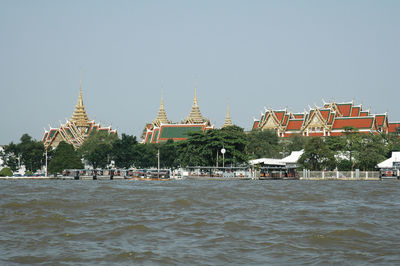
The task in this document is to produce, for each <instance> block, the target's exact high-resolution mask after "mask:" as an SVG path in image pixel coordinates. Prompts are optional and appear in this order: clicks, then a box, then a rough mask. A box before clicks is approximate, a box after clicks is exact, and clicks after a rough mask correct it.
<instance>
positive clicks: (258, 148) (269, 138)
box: [246, 130, 282, 159]
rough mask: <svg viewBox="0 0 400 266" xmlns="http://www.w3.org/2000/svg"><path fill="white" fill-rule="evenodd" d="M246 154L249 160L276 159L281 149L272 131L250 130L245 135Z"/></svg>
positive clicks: (276, 136)
mask: <svg viewBox="0 0 400 266" xmlns="http://www.w3.org/2000/svg"><path fill="white" fill-rule="evenodd" d="M247 143H248V144H247V147H246V150H247V154H248V155H249V157H250V158H252V159H256V158H262V157H268V158H278V157H280V155H279V152H280V150H281V149H282V148H281V147H280V145H279V137H278V135H277V134H276V132H275V131H274V130H264V131H262V130H252V131H250V132H249V133H248V134H247Z"/></svg>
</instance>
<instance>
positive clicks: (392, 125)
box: [389, 122, 400, 133]
mask: <svg viewBox="0 0 400 266" xmlns="http://www.w3.org/2000/svg"><path fill="white" fill-rule="evenodd" d="M397 128H400V122H396V123H389V132H390V133H396V132H397Z"/></svg>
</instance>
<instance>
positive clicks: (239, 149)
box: [217, 126, 249, 165]
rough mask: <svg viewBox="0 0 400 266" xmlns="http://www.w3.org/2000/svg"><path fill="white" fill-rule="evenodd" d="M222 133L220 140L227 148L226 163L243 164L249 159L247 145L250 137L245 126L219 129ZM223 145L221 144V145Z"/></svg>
mask: <svg viewBox="0 0 400 266" xmlns="http://www.w3.org/2000/svg"><path fill="white" fill-rule="evenodd" d="M217 132H218V133H219V134H220V141H219V142H221V141H222V146H223V147H224V148H225V150H226V153H225V163H226V164H233V165H236V164H241V163H244V162H247V161H248V159H249V158H248V156H247V154H246V147H247V145H248V139H247V136H246V134H245V133H244V130H243V128H241V127H238V126H229V127H224V128H221V129H220V130H218V131H217ZM220 147H221V146H220Z"/></svg>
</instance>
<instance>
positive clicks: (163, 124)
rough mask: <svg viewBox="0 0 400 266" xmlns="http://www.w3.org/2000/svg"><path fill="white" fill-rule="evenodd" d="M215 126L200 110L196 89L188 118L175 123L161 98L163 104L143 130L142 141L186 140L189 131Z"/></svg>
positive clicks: (200, 130)
mask: <svg viewBox="0 0 400 266" xmlns="http://www.w3.org/2000/svg"><path fill="white" fill-rule="evenodd" d="M229 120H230V118H229ZM213 128H214V125H211V123H210V120H209V119H208V118H205V117H203V115H202V114H201V112H200V107H199V105H198V102H197V95H196V90H195V93H194V101H193V105H192V109H191V110H190V113H189V115H188V116H187V118H186V119H184V120H183V121H181V122H180V123H173V122H171V121H170V120H168V118H167V114H166V112H165V109H164V101H163V98H161V105H160V109H159V111H158V114H157V117H156V119H155V120H154V121H153V122H151V123H148V124H147V125H146V127H145V129H144V131H143V135H142V143H161V142H166V141H168V140H169V139H172V140H174V141H181V140H186V139H188V137H189V135H188V134H189V132H204V131H206V130H210V129H213Z"/></svg>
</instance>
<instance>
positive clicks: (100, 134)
mask: <svg viewBox="0 0 400 266" xmlns="http://www.w3.org/2000/svg"><path fill="white" fill-rule="evenodd" d="M117 139H118V136H117V135H116V134H112V133H109V132H106V131H92V133H90V135H89V137H88V138H87V139H86V141H85V142H84V143H83V144H82V145H81V146H80V147H79V149H78V154H79V155H81V156H82V157H83V158H84V159H85V160H86V161H87V162H88V163H89V164H90V165H91V166H92V167H93V168H95V169H96V168H105V167H106V166H107V165H108V164H109V163H110V158H111V152H112V145H113V142H114V141H115V140H117Z"/></svg>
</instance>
